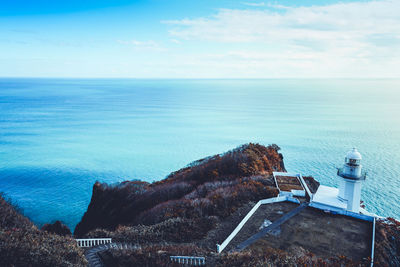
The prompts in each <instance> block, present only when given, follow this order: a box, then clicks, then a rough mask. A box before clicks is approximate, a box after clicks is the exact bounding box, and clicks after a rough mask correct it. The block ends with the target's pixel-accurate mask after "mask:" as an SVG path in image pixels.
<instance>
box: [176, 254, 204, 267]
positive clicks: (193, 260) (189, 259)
mask: <svg viewBox="0 0 400 267" xmlns="http://www.w3.org/2000/svg"><path fill="white" fill-rule="evenodd" d="M169 258H170V259H171V261H175V262H178V263H182V264H190V265H195V266H197V265H204V264H206V258H205V257H196V256H170V257H169Z"/></svg>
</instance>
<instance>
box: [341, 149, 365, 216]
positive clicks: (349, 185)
mask: <svg viewBox="0 0 400 267" xmlns="http://www.w3.org/2000/svg"><path fill="white" fill-rule="evenodd" d="M361 159H362V157H361V154H360V153H359V152H358V151H357V149H356V148H353V149H352V150H351V151H349V152H348V153H347V155H346V159H345V163H344V165H343V168H339V169H338V172H337V175H338V176H340V186H339V195H338V197H339V199H340V200H342V201H347V210H349V211H352V212H356V213H358V212H359V211H360V199H361V185H362V182H363V181H365V178H366V174H365V173H363V172H362V170H361V168H362V166H361Z"/></svg>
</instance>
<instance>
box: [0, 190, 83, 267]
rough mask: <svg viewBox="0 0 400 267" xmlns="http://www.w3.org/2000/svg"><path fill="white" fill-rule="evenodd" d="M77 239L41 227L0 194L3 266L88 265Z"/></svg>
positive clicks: (0, 240)
mask: <svg viewBox="0 0 400 267" xmlns="http://www.w3.org/2000/svg"><path fill="white" fill-rule="evenodd" d="M86 264H87V261H86V259H85V257H84V255H83V252H82V250H81V249H79V248H78V246H77V245H76V241H75V240H73V239H72V238H71V237H62V236H59V235H56V234H51V233H48V232H45V231H41V230H39V229H38V228H37V227H36V226H35V225H34V224H33V223H32V222H31V221H30V220H29V219H27V218H26V217H24V216H23V215H22V214H21V213H20V212H18V211H17V210H16V209H15V208H14V207H13V205H11V204H10V203H8V202H7V201H6V200H5V199H4V198H3V196H1V195H0V266H21V267H26V266H86Z"/></svg>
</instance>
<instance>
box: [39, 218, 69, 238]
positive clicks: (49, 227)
mask: <svg viewBox="0 0 400 267" xmlns="http://www.w3.org/2000/svg"><path fill="white" fill-rule="evenodd" d="M41 230H42V231H46V232H49V233H53V234H57V235H61V236H71V235H72V233H71V230H70V229H69V228H68V226H66V225H65V224H63V223H62V222H60V221H55V222H54V223H46V224H45V225H43V226H42V228H41Z"/></svg>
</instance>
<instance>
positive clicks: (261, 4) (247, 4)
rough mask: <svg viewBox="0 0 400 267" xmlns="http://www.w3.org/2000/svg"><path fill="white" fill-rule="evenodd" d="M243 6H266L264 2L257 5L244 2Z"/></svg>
mask: <svg viewBox="0 0 400 267" xmlns="http://www.w3.org/2000/svg"><path fill="white" fill-rule="evenodd" d="M242 4H243V5H246V6H254V7H259V6H265V3H264V2H257V3H255V2H243V3H242Z"/></svg>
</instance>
